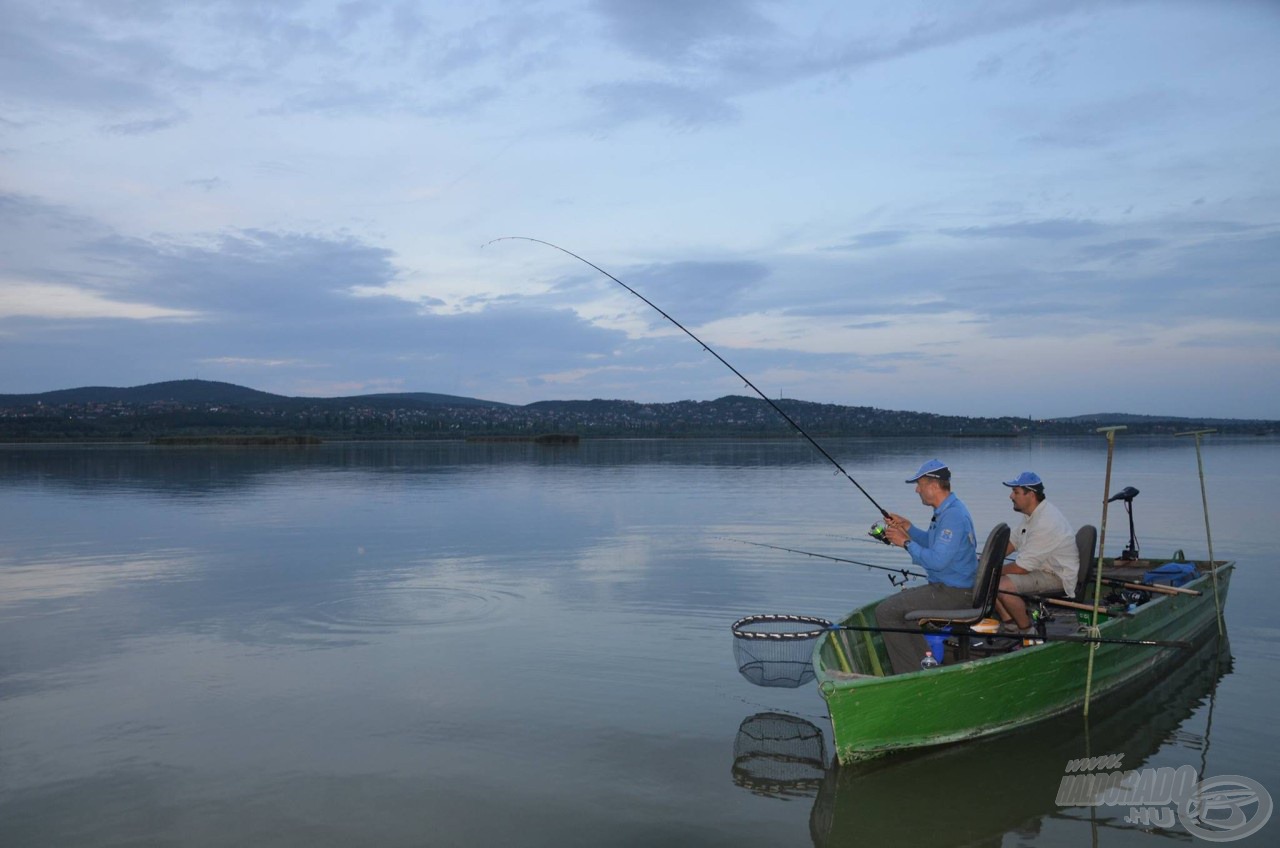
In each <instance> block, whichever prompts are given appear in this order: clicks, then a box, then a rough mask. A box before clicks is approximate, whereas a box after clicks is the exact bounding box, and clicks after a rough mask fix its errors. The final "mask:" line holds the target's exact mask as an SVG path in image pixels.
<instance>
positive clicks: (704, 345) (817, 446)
mask: <svg viewBox="0 0 1280 848" xmlns="http://www.w3.org/2000/svg"><path fill="white" fill-rule="evenodd" d="M499 241H531V242H534V243H535V244H542V245H546V246H547V247H550V248H554V249H556V250H558V251H560V252H561V253H563V254H566V255H568V256H572V257H573V258H574V259H576V260H578V261H579V262H581V263H583V264H584V265H588V266H590V267H592V268H594V269H595V270H597V271H599V272H600V273H601V274H604V275H605V276H606V277H608V278H609V279H611V280H613V281H614V282H615V283H617V284H618V285H620V286H622V287H623V288H624V289H626V290H627V291H629V292H631V293H632V294H633V295H635V296H636V297H638V298H640V299H641V300H642V301H644V302H645V303H646V304H648V305H649V306H650V307H651V308H652V309H654V310H655V311H656V312H657V313H658V314H659V315H661V316H662V317H663V318H666V319H667V320H668V321H670V322H671V323H672V324H675V325H676V327H678V328H679V329H680V330H681V331H682V332H684V334H685V335H686V336H688V337H689V338H691V339H693V340H694V341H695V342H697V343H698V344H699V346H701V347H702V349H703V350H705V351H706V352H707V353H709V354H711V355H712V356H714V357H715V358H716V359H718V360H720V364H721V365H723V366H724V367H725V368H728V369H729V370H730V371H732V372H733V373H734V375H735V376H737V378H738V379H739V380H741V381H742V382H743V383H744V384H745V385H746V386H747V387H748V388H750V389H751V390H752V391H753V392H755V393H756V394H757V395H759V396H760V398H761V400H763V401H764V402H765V403H767V404H769V406H771V407H773V411H774V412H776V413H778V414H779V415H781V416H782V418H783V420H784V421H786V422H787V423H788V424H790V425H791V426H792V427H794V428H795V431H796V432H797V433H799V434H800V435H801V436H803V437H804V438H805V440H806V441H808V442H809V444H811V445H813V447H814V448H815V449H816V450H817V451H818V453H820V454H822V455H823V456H824V457H826V459H827V461H828V462H830V463H831V464H832V465H834V466H835V467H836V470H837V471H839V472H840V473H841V474H843V475H844V476H845V479H847V480H848V481H849V482H850V483H852V484H853V485H854V486H857V487H858V491H859V492H862V494H863V495H864V496H866V499H867V500H869V501H871V504H872V506H874V507H875V508H876V509H878V510H879V511H880V514H881V515H883V516H884V517H885V518H888V517H889V511H888V510H886V509H885V508H884V507H882V506H880V504H878V503H876V499H875V498H873V497H871V494H870V493H869V492H868V491H867V490H866V489H864V488H862V484H860V483H859V482H858V481H857V480H855V479H853V475H851V474H850V473H849V472H848V471H845V470H844V466H843V465H841V464H840V463H839V462H837V461H836V458H835V457H833V456H832V455H831V454H829V453H827V451H826V449H825V448H823V447H822V445H820V444H818V443H817V442H816V441H814V438H813V437H812V436H810V435H809V434H808V433H806V432H805V431H804V428H803V427H801V426H800V425H799V424H797V423H796V422H795V420H794V419H793V418H792V417H791V416H790V415H788V414H787V413H786V412H784V411H783V410H782V407H780V406H778V405H777V404H776V403H774V402H773V400H772V399H770V397H769V396H768V395H766V394H765V393H764V392H762V391H760V389H758V388H756V384H755V383H753V382H751V381H750V380H748V379H747V378H746V376H745V375H744V374H743V373H742V372H741V371H739V370H738V369H737V368H734V367H733V366H732V365H730V364H729V362H728V360H726V359H725V358H724V357H723V356H721V355H720V354H718V353H716V352H715V351H714V350H712V349H711V346H710V345H708V344H707V343H706V342H704V341H703V340H702V339H700V338H698V337H697V336H695V335H694V334H693V333H692V332H691V331H690V330H689V329H688V328H687V327H685V326H684V325H683V324H681V323H680V322H679V321H677V320H676V319H674V318H672V317H671V316H670V315H668V314H667V313H666V312H665V311H663V310H662V309H661V308H660V307H659V306H658V305H657V304H656V303H654V302H653V301H652V300H649V298H647V297H645V296H644V295H642V294H640V292H638V291H636V290H635V289H633V288H631V286H629V285H627V284H626V283H624V282H622V280H619V279H618V278H617V277H615V276H613V275H612V274H610V273H609V272H608V271H606V270H605V269H603V268H601V267H600V266H599V265H597V264H595V263H594V262H591V261H589V260H586V259H583V258H582V257H581V256H579V255H578V254H576V253H574V252H573V251H571V250H565V249H564V248H563V247H561V246H560V245H558V244H552V243H551V242H549V241H543V240H542V239H537V238H531V237H529V236H502V237H501V238H496V239H493V240H492V241H487V242H485V243H484V245H483V246H484V247H488V246H489V245H491V244H493V243H494V242H499Z"/></svg>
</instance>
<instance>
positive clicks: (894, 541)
mask: <svg viewBox="0 0 1280 848" xmlns="http://www.w3.org/2000/svg"><path fill="white" fill-rule="evenodd" d="M884 537H885V538H886V539H888V540H889V544H891V545H897V546H898V547H900V548H905V547H906V546H907V540H908V539H910V538H911V537H910V536H908V535H907V531H906V530H903V529H902V528H901V527H899V526H898V525H896V524H888V525H886V526H885V528H884Z"/></svg>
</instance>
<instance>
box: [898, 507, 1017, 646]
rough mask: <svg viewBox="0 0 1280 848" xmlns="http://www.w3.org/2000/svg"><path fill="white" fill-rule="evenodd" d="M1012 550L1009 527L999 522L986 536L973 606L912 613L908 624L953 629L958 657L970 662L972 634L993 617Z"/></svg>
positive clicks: (975, 584) (974, 584)
mask: <svg viewBox="0 0 1280 848" xmlns="http://www.w3.org/2000/svg"><path fill="white" fill-rule="evenodd" d="M1008 548H1009V525H1008V524H1004V523H1000V524H997V525H996V526H995V527H992V528H991V532H990V533H989V534H987V543H986V544H985V545H983V546H982V554H981V555H980V556H979V557H978V573H977V574H976V575H975V576H974V580H973V606H972V607H969V608H967V609H943V610H929V609H925V610H912V611H911V612H909V613H907V621H910V622H912V623H914V624H918V625H920V627H921V628H923V629H939V630H941V629H942V628H944V627H946V628H950V629H951V634H952V635H953V636H955V638H956V658H957V659H959V660H960V661H961V662H964V661H966V660H968V659H970V655H969V631H970V628H972V627H973V625H975V624H977V623H978V622H979V621H982V619H984V618H986V617H987V616H989V615H991V611H992V609H993V608H994V607H995V605H996V590H997V589H998V588H999V586H1000V565H1001V563H1003V562H1004V555H1005V551H1006V550H1008Z"/></svg>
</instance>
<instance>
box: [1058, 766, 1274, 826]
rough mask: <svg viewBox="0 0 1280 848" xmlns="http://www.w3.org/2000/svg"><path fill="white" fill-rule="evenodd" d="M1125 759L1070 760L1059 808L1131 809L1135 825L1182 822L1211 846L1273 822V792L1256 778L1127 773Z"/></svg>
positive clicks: (1164, 770)
mask: <svg viewBox="0 0 1280 848" xmlns="http://www.w3.org/2000/svg"><path fill="white" fill-rule="evenodd" d="M1123 760H1124V754H1107V755H1106V756H1102V757H1088V758H1085V759H1081V760H1071V761H1070V762H1068V763H1067V768H1066V772H1067V774H1066V776H1064V777H1063V778H1062V782H1061V783H1060V784H1059V785H1058V804H1059V805H1060V806H1063V807H1098V806H1107V807H1119V806H1124V807H1129V815H1127V816H1125V817H1124V820H1125V821H1126V822H1128V823H1129V824H1138V825H1145V826H1155V827H1162V828H1170V827H1173V824H1174V822H1175V820H1176V821H1177V822H1179V823H1181V824H1182V826H1183V827H1184V828H1186V829H1187V832H1188V833H1190V834H1191V835H1192V836H1196V837H1199V838H1200V839H1204V840H1207V841H1209V842H1234V841H1235V840H1237V839H1244V838H1245V837H1246V836H1251V835H1253V834H1254V833H1257V832H1258V831H1259V830H1261V829H1262V827H1263V825H1265V824H1266V823H1267V821H1268V820H1270V818H1271V808H1272V805H1271V794H1270V793H1269V792H1267V790H1266V787H1264V786H1263V785H1262V784H1261V783H1259V782H1258V781H1256V780H1252V779H1250V778H1247V777H1241V776H1240V775H1237V774H1225V775H1221V776H1220V777H1212V778H1209V779H1207V780H1198V778H1199V775H1198V774H1197V773H1196V770H1195V769H1194V768H1193V767H1191V766H1182V767H1180V768H1172V767H1169V766H1164V767H1161V768H1148V769H1142V770H1141V771H1135V770H1129V771H1124V770H1123ZM1175 809H1176V811H1177V813H1176V819H1175V812H1174V811H1175Z"/></svg>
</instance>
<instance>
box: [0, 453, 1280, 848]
mask: <svg viewBox="0 0 1280 848" xmlns="http://www.w3.org/2000/svg"><path fill="white" fill-rule="evenodd" d="M827 447H828V448H829V449H831V450H832V452H833V453H834V454H835V455H836V456H837V457H838V458H839V459H840V460H841V462H842V463H844V464H845V466H846V467H847V468H848V469H849V470H850V471H851V472H852V473H853V474H854V476H855V477H856V478H857V479H858V480H859V482H860V483H862V484H863V486H864V487H866V488H867V489H868V491H870V492H871V494H872V495H873V496H875V497H876V499H877V500H878V501H880V502H881V503H882V504H884V505H885V506H886V507H888V508H889V509H891V510H893V511H896V512H903V513H905V514H907V515H909V516H913V517H923V516H927V512H926V511H925V508H924V507H921V506H920V505H919V502H918V500H917V499H916V498H915V496H914V494H913V493H912V487H911V486H908V485H905V484H904V483H903V482H902V481H903V479H905V477H907V476H909V475H908V472H910V471H911V470H913V469H914V468H915V467H916V465H918V464H919V462H920V461H922V460H923V459H927V458H929V457H931V456H935V455H937V456H941V457H943V458H944V459H946V460H948V461H949V462H950V463H951V465H952V468H953V469H954V471H955V473H956V474H957V479H956V491H957V493H958V494H959V495H960V496H961V497H962V498H963V499H964V500H965V501H966V502H967V503H968V504H969V506H970V508H971V510H972V512H973V514H974V518H975V522H976V524H977V525H978V527H979V534H980V535H985V532H986V528H987V527H989V526H990V525H991V524H992V523H994V522H995V521H998V520H1009V519H1010V517H1011V516H1012V515H1013V514H1012V513H1011V512H1010V510H1009V503H1008V500H1007V490H1006V489H1005V488H1004V487H1003V486H1001V485H1000V483H999V481H1000V480H1002V479H1008V478H1009V477H1010V476H1012V475H1013V474H1015V473H1016V472H1018V471H1021V470H1023V469H1024V468H1032V469H1035V470H1037V471H1039V472H1040V474H1041V475H1042V476H1043V477H1044V478H1045V479H1046V481H1047V483H1048V487H1049V495H1050V497H1051V498H1053V499H1054V500H1055V501H1056V502H1057V503H1058V504H1059V506H1060V507H1062V508H1063V510H1064V511H1065V512H1066V513H1067V515H1068V516H1069V517H1070V518H1071V519H1072V520H1073V521H1075V522H1076V523H1077V524H1079V523H1086V522H1093V523H1097V520H1098V517H1099V511H1100V502H1101V500H1102V485H1103V470H1104V467H1105V459H1106V451H1105V442H1104V441H1103V440H1102V439H1101V437H1096V438H1090V439H1080V440H1070V441H1045V442H1027V441H1016V442H1015V441H1004V440H1000V441H995V440H940V441H934V442H918V441H907V440H857V441H855V440H849V441H832V442H830V443H828V444H827ZM1205 465H1206V471H1207V473H1208V475H1209V502H1210V508H1211V511H1212V518H1213V534H1214V543H1215V552H1216V553H1217V555H1218V556H1219V557H1220V558H1229V559H1234V560H1236V561H1237V562H1238V563H1239V569H1238V570H1237V572H1236V576H1235V578H1234V581H1233V584H1232V587H1231V597H1230V602H1229V604H1228V606H1227V616H1226V619H1227V625H1228V631H1229V636H1230V643H1229V648H1228V649H1226V650H1224V651H1220V652H1219V651H1215V650H1209V651H1207V652H1202V653H1201V654H1199V655H1197V656H1196V657H1193V658H1192V660H1191V661H1190V662H1189V663H1188V664H1187V666H1186V668H1185V669H1184V671H1183V672H1182V673H1180V674H1178V675H1173V676H1171V677H1170V678H1169V679H1168V680H1166V681H1164V683H1163V684H1162V685H1161V686H1158V687H1156V688H1155V689H1154V690H1153V691H1151V692H1149V693H1148V694H1147V695H1146V697H1144V698H1141V699H1138V698H1136V697H1135V698H1133V699H1129V700H1128V701H1127V703H1126V704H1124V705H1122V706H1113V707H1111V708H1109V709H1108V710H1107V711H1106V712H1105V714H1104V715H1097V716H1095V720H1094V722H1093V724H1092V726H1091V727H1090V733H1091V736H1092V742H1093V753H1097V752H1098V751H1099V750H1100V749H1102V748H1106V749H1108V751H1109V752H1116V753H1124V754H1125V755H1126V758H1125V765H1126V767H1130V768H1133V767H1139V766H1141V765H1142V764H1144V763H1145V764H1147V765H1150V766H1164V765H1173V766H1178V765H1183V764H1191V765H1194V766H1195V767H1196V768H1197V769H1199V770H1200V773H1201V774H1202V775H1203V776H1206V777H1208V776H1216V775H1223V774H1239V775H1244V776H1248V777H1251V778H1254V779H1256V780H1259V781H1261V782H1262V783H1263V784H1264V785H1265V786H1267V787H1268V788H1269V789H1270V790H1271V792H1272V793H1273V795H1276V796H1280V765H1277V763H1276V761H1275V756H1274V755H1275V753H1276V752H1277V751H1280V744H1277V743H1278V741H1280V739H1278V732H1277V730H1276V723H1275V721H1274V719H1273V717H1272V716H1273V714H1274V709H1275V704H1276V702H1277V691H1278V685H1277V682H1276V679H1275V672H1276V669H1277V664H1276V660H1277V657H1278V656H1280V647H1277V646H1280V628H1278V627H1277V625H1276V621H1275V616H1274V615H1273V613H1272V610H1273V607H1274V603H1275V600H1276V597H1275V596H1276V587H1277V585H1280V576H1278V575H1277V573H1276V569H1277V563H1276V555H1275V552H1274V550H1273V548H1274V544H1273V541H1272V538H1271V535H1270V534H1271V532H1272V531H1273V529H1274V527H1275V525H1276V521H1277V511H1276V508H1275V505H1274V502H1271V501H1269V500H1268V499H1266V498H1265V497H1263V496H1262V493H1264V492H1265V491H1267V489H1268V487H1269V482H1268V481H1272V480H1275V479H1277V478H1280V441H1277V440H1275V439H1264V438H1254V439H1248V438H1237V439H1230V438H1216V439H1215V438H1211V440H1210V441H1207V442H1206V444H1205ZM1126 485H1132V486H1135V487H1137V488H1139V489H1140V490H1141V492H1142V494H1141V495H1140V496H1139V498H1138V499H1137V500H1136V501H1135V502H1134V517H1135V521H1136V525H1137V532H1138V539H1139V542H1140V543H1141V545H1142V549H1143V551H1144V552H1147V553H1150V554H1153V555H1158V554H1162V553H1169V552H1172V551H1173V550H1174V549H1176V548H1184V549H1186V551H1187V552H1188V554H1196V555H1199V554H1202V552H1203V551H1204V548H1205V544H1204V520H1203V513H1202V509H1201V501H1200V490H1199V482H1198V478H1197V476H1196V461H1195V451H1194V448H1193V445H1192V443H1190V442H1189V441H1188V440H1185V439H1178V440H1174V439H1148V438H1138V437H1129V438H1126V437H1125V436H1124V435H1123V434H1122V435H1121V437H1120V440H1119V444H1118V448H1117V452H1116V458H1115V470H1114V477H1113V490H1118V489H1119V488H1121V487H1123V486H1126ZM1116 506H1118V505H1116ZM876 517H877V516H876V512H875V510H874V509H873V508H872V507H871V506H870V504H869V503H868V502H867V501H866V500H865V499H864V498H863V497H862V496H861V495H860V494H859V493H858V492H857V490H856V489H855V488H854V487H853V486H851V485H849V483H848V481H847V480H844V479H843V478H840V477H836V476H833V475H832V473H831V469H830V467H829V466H826V465H824V464H822V461H821V460H820V459H816V458H815V457H814V455H813V452H812V451H811V449H809V448H807V447H806V446H805V445H804V444H803V443H802V442H799V441H798V440H797V441H789V440H788V441H774V442H727V441H726V442H669V441H653V442H599V443H590V442H588V443H584V444H582V445H581V446H580V447H578V448H572V449H565V448H560V449H552V448H538V447H535V446H525V445H504V446H496V445H463V444H386V445H338V444H333V445H324V446H320V447H317V448H311V449H291V450H284V449H281V450H276V449H243V450H236V449H160V448H150V447H111V446H85V447H58V448H47V447H28V446H17V447H15V446H0V845H4V846H15V848H16V846H29V845H31V846H35V845H40V846H43V845H59V846H60V845H77V846H81V845H83V846H98V845H193V846H202V845H231V844H244V845H255V846H257V845H261V846H283V845H306V846H317V845H319V846H327V845H357V844H360V845H385V846H402V845H403V846H411V845H412V846H418V845H475V844H491V845H508V846H521V845H583V846H588V845H589V846H600V845H649V844H660V843H671V844H698V845H744V844H746V845H810V844H818V845H854V844H858V845H873V846H874V845H894V844H904V845H913V846H919V845H920V844H922V843H926V842H927V844H929V845H932V846H949V845H1001V844H1003V845H1005V846H1014V845H1052V846H1059V845H1061V846H1067V845H1080V844H1099V845H1149V844H1154V843H1157V842H1168V841H1169V840H1175V841H1178V842H1181V843H1184V844H1185V843H1187V842H1191V841H1194V840H1192V839H1191V838H1190V837H1189V836H1188V835H1187V833H1186V832H1185V831H1184V830H1182V829H1181V828H1180V827H1175V828H1174V829H1173V830H1172V831H1170V832H1167V833H1160V832H1151V831H1150V830H1144V829H1142V828H1140V827H1138V826H1137V825H1131V824H1127V823H1125V822H1124V821H1123V816H1124V815H1125V814H1126V813H1127V812H1128V810H1127V809H1125V808H1107V807H1104V808H1100V809H1099V810H1098V811H1097V814H1096V815H1095V816H1094V817H1093V818H1091V817H1090V815H1089V813H1088V811H1085V810H1080V809H1064V808H1060V807H1058V806H1057V805H1056V803H1055V792H1056V789H1057V785H1058V781H1059V779H1060V778H1061V776H1062V773H1063V766H1064V765H1065V762H1066V760H1067V759H1068V758H1071V757H1076V756H1083V754H1084V751H1085V748H1084V740H1083V735H1082V734H1083V727H1082V724H1081V722H1080V721H1079V719H1078V718H1075V717H1072V718H1070V719H1065V720H1063V721H1059V722H1055V723H1053V724H1051V725H1048V726H1044V727H1041V728H1038V729H1036V730H1034V731H1032V732H1024V733H1021V734H1019V735H1017V736H1011V737H1007V738H1005V739H1001V740H996V741H988V742H985V743H974V744H970V745H964V746H957V747H953V748H950V749H945V750H942V751H939V752H936V753H932V754H927V755H923V756H921V755H913V756H904V757H894V758H890V759H888V760H885V761H881V762H878V763H875V764H872V765H869V766H866V767H861V768H848V769H834V768H829V766H830V753H829V750H830V741H831V740H830V728H829V725H828V724H827V723H826V719H825V711H824V709H823V705H822V701H821V699H820V697H819V696H818V693H817V691H816V690H815V689H814V688H813V687H812V686H809V687H806V688H803V689H799V690H777V689H762V688H758V687H753V686H751V685H750V684H749V683H747V681H745V680H744V679H742V677H740V676H739V675H738V673H737V670H736V668H735V666H734V664H733V661H732V645H731V639H730V635H729V630H728V626H729V624H730V623H731V622H732V621H733V620H734V619H736V618H738V617H739V616H741V615H744V614H747V613H751V612H796V613H807V614H813V615H820V616H825V617H828V618H835V617H836V616H839V615H840V614H841V613H843V612H845V611H846V610H848V609H849V608H851V607H854V606H857V605H859V604H862V603H865V602H867V601H869V600H871V599H873V598H876V597H878V596H880V595H882V594H884V593H885V592H887V591H889V590H890V586H889V583H888V581H887V580H886V578H885V577H884V576H883V574H881V573H878V572H872V571H868V570H866V569H861V568H857V567H854V566H848V565H838V564H831V563H826V562H823V561H821V560H817V559H812V558H807V557H802V556H796V555H793V554H786V553H779V552H775V551H769V550H764V549H761V548H755V547H749V546H745V545H741V544H739V543H737V542H736V541H730V540H749V541H759V542H767V543H772V544H779V545H785V546H789V547H797V548H802V549H805V550H812V551H819V552H824V553H830V554H834V555H841V556H849V557H853V558H855V559H865V560H868V561H872V562H881V563H885V564H901V563H904V562H905V561H906V559H905V556H904V555H903V554H902V553H901V552H900V551H893V550H890V549H888V548H884V547H882V546H878V545H876V544H874V543H871V542H869V541H863V540H862V539H861V536H862V534H863V533H865V531H866V528H867V526H868V525H869V524H870V523H871V522H872V521H873V520H874V519H875V518H876ZM1125 522H1126V519H1125V515H1124V512H1123V510H1118V509H1113V510H1112V511H1111V515H1110V522H1109V525H1110V526H1109V528H1108V539H1107V553H1108V554H1114V553H1116V552H1118V550H1119V549H1120V548H1121V547H1122V546H1123V544H1124V541H1125V540H1126V538H1127V535H1128V528H1127V524H1126V523H1125ZM766 714H774V715H773V716H769V715H766ZM740 728H741V729H742V731H743V732H742V734H740V733H739V730H740ZM815 733H816V734H818V735H817V736H816V737H815V736H814V735H813V734H815ZM780 741H787V742H788V743H792V742H794V743H796V744H797V745H799V746H800V747H799V750H801V751H807V752H808V753H807V754H804V755H796V756H797V757H799V758H798V759H793V760H789V761H786V763H784V764H782V765H780V764H779V762H778V761H776V758H775V759H774V760H771V759H770V758H769V757H767V756H761V755H760V751H759V750H756V749H758V748H759V747H760V746H764V749H765V750H766V751H767V749H768V748H769V746H771V745H774V744H780ZM815 742H816V744H815ZM753 746H754V747H753ZM805 746H807V747H805ZM1277 833H1280V821H1274V822H1272V823H1271V825H1269V826H1268V827H1267V828H1266V829H1265V830H1264V831H1263V832H1262V833H1261V834H1260V835H1259V836H1258V837H1255V838H1254V840H1251V841H1253V842H1255V843H1257V844H1264V843H1268V842H1271V841H1272V840H1273V839H1274V838H1275V835H1276V834H1277ZM1240 844H1246V843H1240ZM1272 844H1274V843H1272Z"/></svg>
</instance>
